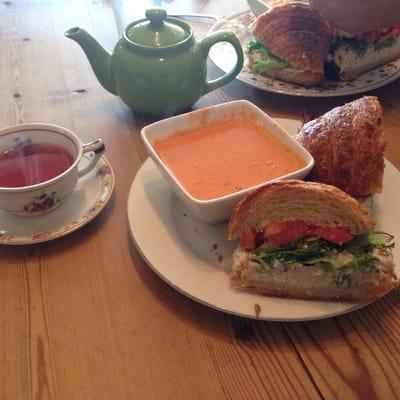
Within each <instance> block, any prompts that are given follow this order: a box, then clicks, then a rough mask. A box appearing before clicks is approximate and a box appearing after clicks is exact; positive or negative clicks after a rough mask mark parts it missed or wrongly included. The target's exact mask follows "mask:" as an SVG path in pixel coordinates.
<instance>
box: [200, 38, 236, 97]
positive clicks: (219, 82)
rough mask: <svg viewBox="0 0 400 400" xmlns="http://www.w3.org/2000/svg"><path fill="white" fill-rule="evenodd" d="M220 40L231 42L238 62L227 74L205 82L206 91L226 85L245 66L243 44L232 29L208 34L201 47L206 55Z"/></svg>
mask: <svg viewBox="0 0 400 400" xmlns="http://www.w3.org/2000/svg"><path fill="white" fill-rule="evenodd" d="M218 42H228V43H230V44H231V45H232V46H233V47H234V49H235V51H236V55H237V60H236V64H235V65H234V67H233V68H232V69H231V70H230V71H229V72H227V73H226V74H225V75H222V76H221V77H219V78H217V79H214V80H212V81H210V82H205V87H204V93H203V94H206V93H208V92H211V91H212V90H215V89H218V88H219V87H221V86H223V85H225V84H226V83H228V82H230V81H231V80H233V79H235V77H236V76H237V75H238V74H239V72H240V71H241V69H242V67H243V50H242V46H241V44H240V42H239V40H238V38H237V37H236V36H235V35H234V34H233V33H232V32H230V31H217V32H214V33H212V34H211V35H208V36H207V37H205V38H204V39H203V40H201V42H200V48H201V50H202V52H203V54H204V55H205V57H207V56H208V52H209V51H210V48H211V46H213V45H214V44H216V43H218Z"/></svg>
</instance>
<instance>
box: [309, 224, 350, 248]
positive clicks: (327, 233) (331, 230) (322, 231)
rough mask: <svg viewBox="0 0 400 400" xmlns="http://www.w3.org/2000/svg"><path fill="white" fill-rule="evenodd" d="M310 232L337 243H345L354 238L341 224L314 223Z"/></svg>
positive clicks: (312, 234)
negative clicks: (325, 224)
mask: <svg viewBox="0 0 400 400" xmlns="http://www.w3.org/2000/svg"><path fill="white" fill-rule="evenodd" d="M310 234H311V236H314V235H315V236H318V237H321V238H322V239H325V240H327V241H328V242H332V243H335V244H343V243H346V242H349V241H350V240H351V239H353V235H352V234H351V233H350V232H349V231H348V230H347V229H346V228H343V227H340V226H322V225H319V226H318V225H314V226H312V227H310Z"/></svg>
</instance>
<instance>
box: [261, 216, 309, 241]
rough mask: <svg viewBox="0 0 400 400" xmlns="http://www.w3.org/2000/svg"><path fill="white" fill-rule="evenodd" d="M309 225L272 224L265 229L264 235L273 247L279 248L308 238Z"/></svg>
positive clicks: (289, 222) (295, 222) (303, 223)
mask: <svg viewBox="0 0 400 400" xmlns="http://www.w3.org/2000/svg"><path fill="white" fill-rule="evenodd" d="M307 229H308V224H307V223H306V222H304V221H300V220H298V221H284V222H278V221H276V222H271V223H270V224H268V225H267V227H266V228H265V229H264V235H265V237H266V238H267V239H268V240H269V242H270V243H271V245H272V246H274V247H279V246H283V245H284V244H288V243H291V242H294V241H295V240H298V239H301V238H302V237H304V236H306V234H307Z"/></svg>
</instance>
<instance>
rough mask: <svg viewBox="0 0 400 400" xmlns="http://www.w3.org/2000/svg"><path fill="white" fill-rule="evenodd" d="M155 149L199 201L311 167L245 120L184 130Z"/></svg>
mask: <svg viewBox="0 0 400 400" xmlns="http://www.w3.org/2000/svg"><path fill="white" fill-rule="evenodd" d="M153 146H154V149H155V151H156V152H157V154H158V155H159V157H160V158H161V159H162V160H163V162H164V163H165V164H166V166H167V167H168V168H169V169H170V171H171V172H172V173H173V174H174V175H175V177H176V179H177V180H178V181H179V182H180V183H181V185H182V186H183V187H184V188H185V189H186V190H187V191H188V192H189V193H190V194H191V195H192V196H193V197H195V198H197V199H199V200H210V199H214V198H217V197H222V196H225V195H228V194H231V193H234V192H237V191H240V190H242V189H246V188H249V187H251V186H254V185H257V184H260V183H263V182H266V181H268V180H271V179H275V178H278V177H280V176H283V175H286V174H289V173H292V172H294V171H297V170H299V169H301V168H303V167H304V166H305V165H306V162H305V161H304V160H303V159H302V158H301V157H300V156H299V155H297V154H296V153H294V152H293V151H292V150H291V149H289V148H288V147H286V146H285V145H284V144H282V143H281V142H279V141H278V140H277V139H276V138H275V137H274V136H273V135H272V134H270V133H269V132H267V131H266V129H265V128H263V127H261V126H260V125H257V124H256V123H255V122H252V121H250V120H248V119H243V118H233V119H229V120H220V121H216V122H213V123H210V124H208V125H205V126H201V127H198V128H196V129H192V130H185V131H179V132H178V133H176V134H174V135H172V136H169V137H167V138H165V139H160V140H156V141H155V142H154V144H153Z"/></svg>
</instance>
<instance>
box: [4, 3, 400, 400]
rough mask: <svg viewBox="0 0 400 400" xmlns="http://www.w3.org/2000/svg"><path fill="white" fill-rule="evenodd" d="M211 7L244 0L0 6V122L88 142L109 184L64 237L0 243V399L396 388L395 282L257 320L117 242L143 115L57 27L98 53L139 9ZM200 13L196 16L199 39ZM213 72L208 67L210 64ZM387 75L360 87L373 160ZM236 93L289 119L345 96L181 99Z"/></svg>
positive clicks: (220, 9)
mask: <svg viewBox="0 0 400 400" xmlns="http://www.w3.org/2000/svg"><path fill="white" fill-rule="evenodd" d="M154 4H158V5H163V6H165V7H166V8H167V10H168V11H170V12H171V13H187V12H201V13H210V14H214V15H217V16H222V15H225V14H227V13H230V12H234V11H238V10H241V9H243V8H245V7H246V3H245V1H244V0H243V1H242V0H235V1H233V0H231V1H229V2H227V1H222V0H214V1H200V0H198V1H197V0H190V1H189V0H170V1H165V2H156V1H152V2H150V1H149V2H146V1H142V2H140V1H137V0H135V1H129V0H126V1H122V0H119V1H115V2H114V4H112V3H111V2H110V1H100V0H92V1H86V0H85V1H84V0H65V1H63V0H7V1H4V0H2V1H0V49H1V55H2V56H1V57H0V110H1V112H0V126H1V127H4V126H7V125H11V124H16V123H23V122H39V121H40V122H47V123H53V124H58V125H62V126H65V127H67V128H70V129H72V130H73V131H74V132H76V133H77V134H78V135H79V136H80V137H81V138H82V139H83V140H84V141H89V140H92V139H95V138H97V137H102V138H103V140H104V142H105V144H106V147H107V158H108V159H109V160H110V162H111V164H112V166H113V168H114V172H115V175H116V187H115V192H114V195H113V197H112V199H111V201H110V202H109V203H108V205H107V206H106V207H105V209H104V210H103V212H102V213H101V214H100V215H99V216H98V217H97V218H96V219H95V220H94V221H93V222H91V223H90V224H88V225H87V226H85V227H83V228H82V229H80V230H79V231H76V232H75V233H73V234H71V235H68V236H66V237H64V238H61V239H58V240H55V241H52V242H48V243H43V244H39V245H32V246H21V247H11V246H10V247H7V246H1V247H0V399H1V400H19V399H32V400H44V399H57V400H60V399H63V400H64V399H65V400H73V399H85V400H91V399H96V400H99V399H135V400H136V399H146V400H148V399H157V400H158V399H201V400H204V399H249V400H250V399H252V400H253V399H396V398H400V372H399V371H400V344H399V339H400V308H399V303H400V292H399V291H395V292H393V293H391V294H390V295H388V296H387V297H385V298H384V299H383V300H381V301H379V302H376V303H375V304H372V305H370V306H368V307H366V308H364V309H361V310H359V311H356V312H353V313H351V314H349V315H344V316H341V317H337V318H332V319H328V320H323V321H315V322H307V323H305V322H304V323H268V322H262V321H255V320H247V319H244V318H239V317H234V316H230V315H227V314H224V313H221V312H218V311H214V310H211V309H208V308H206V307H205V306H202V305H200V304H198V303H196V302H194V301H192V300H190V299H188V298H186V297H184V296H183V295H181V294H179V293H178V292H176V291H175V290H174V289H172V288H171V287H169V286H168V285H167V284H166V283H164V282H163V281H162V280H161V279H160V278H158V277H157V276H156V275H155V274H154V273H153V272H152V271H151V270H150V269H149V268H148V267H147V266H146V264H145V263H144V261H143V260H142V258H141V257H140V255H139V254H138V252H137V251H136V249H135V247H134V245H133V244H132V242H131V240H130V237H129V233H128V223H127V216H126V199H127V194H128V190H129V188H130V184H131V182H132V179H133V178H134V176H135V174H136V172H137V170H138V168H139V167H140V166H141V164H142V163H143V161H144V160H145V159H146V158H147V154H146V151H145V149H144V147H143V145H142V143H141V141H140V137H139V131H140V129H141V128H142V127H143V126H144V125H145V124H147V123H149V122H151V121H153V120H154V119H149V118H146V117H144V116H142V115H139V114H137V113H135V112H133V111H131V110H129V109H128V108H127V107H126V106H125V105H124V104H123V103H122V102H121V101H120V100H119V99H118V98H117V97H115V96H113V95H111V94H109V93H107V92H106V91H105V90H104V89H102V88H101V86H100V85H99V84H98V82H97V81H96V79H95V77H94V74H93V72H92V70H91V68H90V66H89V63H88V62H87V60H86V58H85V56H84V54H83V52H82V50H81V49H80V48H79V47H78V46H77V45H76V43H74V42H72V41H70V40H67V39H66V38H65V37H64V31H65V30H66V29H68V28H70V27H73V26H80V27H83V28H85V29H87V30H88V31H89V32H91V33H92V34H94V35H95V36H96V37H97V39H98V40H99V41H100V42H101V43H102V44H103V45H104V46H105V47H106V48H108V49H109V50H111V49H112V47H113V45H114V44H115V42H116V40H117V38H118V30H117V29H118V27H119V29H121V26H123V25H124V24H125V23H126V22H127V21H128V20H130V19H134V17H135V16H136V17H140V16H142V15H143V11H144V9H145V8H146V7H147V6H148V5H154ZM207 23H208V24H209V22H201V23H200V22H199V21H195V22H193V24H194V25H195V24H197V25H196V31H197V33H198V34H199V35H202V34H204V33H205V32H206V30H207V27H206V26H200V25H202V24H203V25H204V24H207ZM219 73H220V72H219V71H218V70H217V69H216V68H214V67H212V66H210V75H211V76H216V75H218V74H219ZM399 89H400V81H397V82H395V83H393V84H391V85H389V86H387V87H384V88H381V89H379V90H376V91H375V92H373V94H375V95H377V96H378V97H379V99H380V101H381V103H382V105H383V108H384V128H385V134H386V138H387V141H388V147H387V157H388V158H389V159H390V160H391V161H392V162H393V163H394V164H395V165H396V166H397V167H399V166H400V134H399V125H400V101H399V96H398V93H399ZM233 99H249V100H251V101H253V102H254V103H255V104H257V105H258V106H260V107H262V108H263V109H264V110H266V111H268V112H269V113H270V114H271V115H273V116H288V117H292V118H301V117H302V116H303V115H304V114H307V115H313V114H315V113H320V112H323V111H326V110H328V109H329V108H331V107H333V106H334V105H339V104H342V103H343V102H344V101H345V100H349V99H351V98H346V99H343V98H337V99H329V100H325V99H299V98H288V97H285V96H279V95H274V94H269V93H266V92H262V91H259V90H256V89H253V88H251V87H248V86H246V85H244V84H242V83H241V82H239V81H234V82H231V83H230V84H228V85H227V86H225V87H224V88H223V89H219V90H217V91H215V92H212V93H210V94H209V95H207V96H204V97H203V98H202V99H201V100H200V101H199V102H198V103H197V104H196V105H195V107H194V108H200V107H203V106H207V105H211V104H217V103H220V102H224V101H228V100H233Z"/></svg>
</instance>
